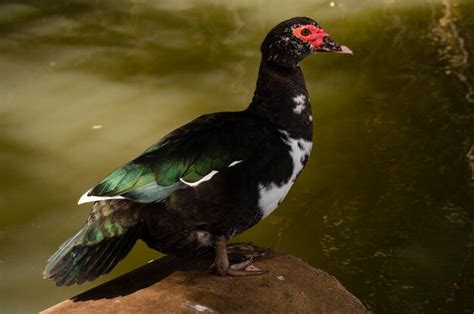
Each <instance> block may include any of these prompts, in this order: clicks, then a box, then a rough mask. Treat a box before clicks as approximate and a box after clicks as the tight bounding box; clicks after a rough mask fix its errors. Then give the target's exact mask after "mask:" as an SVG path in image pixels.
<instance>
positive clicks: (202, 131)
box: [79, 111, 276, 204]
mask: <svg viewBox="0 0 474 314" xmlns="http://www.w3.org/2000/svg"><path fill="white" fill-rule="evenodd" d="M275 130H276V129H275V128H274V127H273V125H271V124H269V123H267V122H265V121H263V120H262V119H260V118H258V117H256V116H254V115H251V114H248V113H246V112H245V111H244V112H223V113H217V114H211V115H204V116H201V117H199V118H197V119H196V120H194V121H192V122H190V123H188V124H186V125H184V126H182V127H181V128H178V129H176V130H175V131H173V132H171V133H170V134H168V135H167V136H165V137H164V138H163V139H161V140H160V141H159V142H157V143H156V144H154V145H153V146H151V147H150V148H148V149H147V150H146V151H145V152H144V153H143V154H142V155H140V156H139V157H137V158H136V159H134V160H133V161H131V162H129V163H127V164H125V165H123V166H122V167H120V168H118V169H116V170H115V171H113V172H112V173H110V174H109V175H108V176H107V177H105V178H104V179H103V180H102V181H101V182H100V183H99V184H97V185H96V186H94V187H93V188H92V189H90V190H89V191H88V192H86V193H85V194H84V195H83V196H82V197H81V199H80V200H79V204H81V203H86V202H91V201H97V200H102V199H113V198H125V199H130V200H133V201H136V202H141V203H151V202H159V201H163V200H165V199H166V198H167V197H168V196H169V195H170V194H171V193H173V192H174V191H176V190H179V189H182V188H186V187H189V186H197V185H199V184H200V183H202V182H204V181H207V180H210V179H211V178H212V176H213V175H214V174H216V173H218V172H219V171H223V170H224V169H225V168H227V167H232V166H234V165H235V164H237V163H240V162H245V160H247V159H249V158H250V157H251V156H253V155H254V154H255V153H256V151H257V150H258V149H259V147H261V144H263V141H266V140H267V139H268V137H269V136H270V137H272V136H273V137H274V134H275Z"/></svg>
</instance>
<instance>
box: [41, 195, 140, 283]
mask: <svg viewBox="0 0 474 314" xmlns="http://www.w3.org/2000/svg"><path fill="white" fill-rule="evenodd" d="M125 202H128V203H130V202H129V201H125V200H113V201H112V200H108V201H100V202H96V203H95V204H94V207H93V210H92V214H91V216H90V217H89V219H88V220H87V223H86V224H85V226H84V227H83V228H82V229H81V230H79V231H78V232H77V233H76V234H75V235H74V236H72V237H71V238H70V239H68V240H67V241H66V242H64V243H63V244H62V245H61V246H60V247H59V249H58V250H57V251H56V252H55V253H54V254H53V255H52V256H51V257H50V258H49V260H48V262H47V264H46V268H45V270H44V272H43V277H44V278H48V279H51V280H53V281H54V282H55V283H56V285H57V286H70V285H72V284H75V283H77V284H81V283H83V282H85V281H91V280H94V279H96V278H97V277H99V276H101V275H104V274H106V273H108V272H110V271H111V270H112V269H113V268H114V267H115V265H117V263H118V262H119V261H120V260H122V259H123V258H124V257H125V256H126V255H127V254H128V252H130V250H131V249H132V247H133V246H134V245H135V243H136V241H137V240H138V239H139V238H140V236H141V232H142V223H141V222H140V221H139V220H138V219H137V218H136V217H137V215H136V212H135V213H134V210H133V208H129V207H130V204H125ZM120 203H123V204H124V205H127V206H117V205H120ZM120 207H128V208H127V210H126V211H123V210H120Z"/></svg>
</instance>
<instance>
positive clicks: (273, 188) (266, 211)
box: [258, 131, 313, 219]
mask: <svg viewBox="0 0 474 314" xmlns="http://www.w3.org/2000/svg"><path fill="white" fill-rule="evenodd" d="M281 133H282V134H283V135H284V137H286V139H284V142H285V143H286V144H288V146H289V154H290V156H291V159H292V161H293V171H292V173H291V176H290V178H289V179H288V181H287V182H284V183H283V184H281V185H278V184H276V183H273V182H272V183H270V184H267V185H263V184H259V185H258V189H259V194H260V195H259V199H258V208H259V209H260V210H261V211H262V215H263V218H262V219H264V218H266V217H267V216H268V215H270V214H271V213H272V212H273V211H274V210H275V208H277V207H278V205H279V204H280V203H281V202H282V201H283V199H284V198H285V196H286V194H288V191H289V190H290V188H291V186H292V185H293V183H294V182H295V180H296V177H297V176H298V174H299V173H300V172H301V170H302V169H303V167H304V161H305V160H306V159H307V158H308V157H309V154H310V152H311V148H312V147H313V142H310V141H306V140H304V139H294V138H291V137H289V135H288V132H286V131H281Z"/></svg>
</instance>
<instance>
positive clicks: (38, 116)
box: [0, 0, 474, 313]
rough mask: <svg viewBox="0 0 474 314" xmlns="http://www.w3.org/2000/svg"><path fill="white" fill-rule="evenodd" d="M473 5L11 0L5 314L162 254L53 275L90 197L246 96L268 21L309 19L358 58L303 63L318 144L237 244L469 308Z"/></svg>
mask: <svg viewBox="0 0 474 314" xmlns="http://www.w3.org/2000/svg"><path fill="white" fill-rule="evenodd" d="M473 10H474V2H472V1H468V0H465V1H460V0H459V1H456V0H433V1H408V0H406V1H401V0H400V1H396V0H385V1H382V0H380V1H375V0H373V1H368V0H365V1H347V0H346V1H343V0H340V1H334V2H330V1H298V3H294V1H269V0H261V1H255V2H254V1H226V2H219V1H199V2H192V1H184V0H182V1H139V0H135V1H124V0H115V1H92V0H89V1H85V0H76V1H55V2H54V4H52V3H50V2H47V1H22V2H20V1H9V2H8V3H6V2H3V3H2V4H0V73H1V79H0V144H1V146H0V147H1V153H0V160H1V162H0V170H1V172H0V173H1V176H0V188H1V192H0V204H1V212H0V215H1V216H0V267H1V268H0V269H1V270H0V271H1V272H0V312H1V313H11V312H33V311H38V310H40V309H43V308H45V307H47V306H50V305H52V304H54V303H56V302H58V301H60V300H62V299H64V298H67V297H69V296H72V295H74V294H77V293H79V292H81V291H84V290H86V289H88V288H90V287H92V286H95V285H96V284H98V283H100V282H103V281H106V280H109V279H111V278H114V277H116V276H118V275H119V274H121V273H124V272H127V271H129V270H131V269H133V268H135V267H137V266H139V265H142V264H144V263H146V262H147V261H148V260H150V259H155V258H157V257H158V256H159V255H158V254H157V253H155V252H153V251H151V250H148V249H147V248H145V246H144V245H141V244H140V245H138V246H137V247H136V248H135V249H134V250H133V251H132V253H131V254H130V255H129V256H128V257H127V259H126V260H125V261H124V262H122V263H121V264H120V265H119V266H118V267H117V269H116V270H114V271H113V272H112V273H111V274H109V275H107V276H105V278H102V279H101V280H97V281H96V282H94V283H92V284H86V285H83V286H80V287H71V288H56V287H54V286H53V285H52V284H51V283H50V282H48V281H45V280H42V279H41V271H42V269H43V267H44V263H45V261H46V259H47V258H48V257H49V255H50V254H51V253H52V252H53V251H54V250H55V249H56V247H57V246H58V245H59V244H60V243H61V242H62V241H63V240H65V239H66V238H67V237H69V236H70V235H71V234H72V233H73V232H74V231H75V230H76V229H77V228H79V226H80V225H81V224H82V223H83V222H84V220H85V219H86V217H87V214H88V211H89V207H88V206H87V205H82V206H76V205H75V203H76V201H77V199H78V197H79V196H80V195H81V194H82V193H83V192H84V191H86V190H87V189H88V188H89V187H90V186H92V185H94V184H95V183H96V182H98V180H100V179H101V178H102V177H103V176H104V175H105V174H107V173H108V172H109V171H110V170H111V169H112V168H115V167H116V166H118V165H120V164H122V163H124V162H126V161H128V160H130V159H131V158H133V157H135V156H136V155H137V154H138V153H139V152H141V151H143V150H144V149H145V148H146V147H147V146H148V145H149V144H151V143H153V142H154V141H155V140H157V139H158V138H160V137H161V136H163V135H165V134H166V133H167V132H168V131H170V130H172V129H174V128H175V127H177V126H179V125H181V124H183V123H185V122H187V121H189V120H190V119H193V118H194V117H196V116H197V115H199V114H202V113H207V112H213V111H221V110H240V109H242V108H244V107H245V106H246V105H247V104H248V102H249V100H250V97H251V95H252V92H253V88H254V84H255V83H254V81H255V78H256V72H257V66H258V63H259V53H258V48H259V44H260V41H261V40H262V38H263V36H264V35H265V33H266V31H267V30H269V28H271V27H272V26H273V25H274V24H276V23H277V22H279V21H281V20H283V19H286V18H289V17H292V16H296V15H307V16H311V17H314V18H315V19H317V20H318V21H320V23H321V24H322V25H323V26H324V27H325V29H327V30H328V32H329V33H330V34H331V35H332V36H333V38H334V39H335V40H337V41H339V42H341V43H344V44H346V45H347V46H349V47H350V48H351V49H353V50H354V52H355V54H354V56H353V57H348V56H340V55H321V56H316V57H312V58H309V59H307V60H305V61H304V62H303V64H302V66H303V70H304V72H305V75H306V80H307V85H308V89H309V91H310V94H311V97H312V101H313V104H314V111H315V112H314V117H315V122H316V128H315V138H316V142H315V148H314V150H313V154H312V156H311V159H310V161H309V164H308V166H307V168H306V170H305V171H304V172H303V174H302V175H301V176H300V179H299V180H298V182H297V183H296V185H295V186H294V188H293V189H292V191H291V192H290V194H289V195H288V197H287V199H286V201H285V202H284V203H283V204H282V206H281V207H280V208H279V209H278V210H277V211H276V212H275V213H273V214H272V215H271V216H270V217H269V218H268V219H266V220H265V221H264V222H262V223H261V224H259V225H258V226H256V227H255V228H253V229H252V230H250V231H248V232H247V233H245V234H244V235H242V236H240V237H239V238H238V240H241V241H253V242H255V243H257V244H260V245H264V246H269V247H272V248H274V249H277V250H280V251H284V252H288V253H291V254H294V255H296V256H298V257H300V258H302V259H304V260H305V261H307V262H308V263H310V264H311V265H314V266H316V267H319V268H322V269H324V270H326V271H328V272H329V273H330V274H332V275H334V276H335V277H337V278H338V279H339V280H340V281H341V282H342V283H343V284H344V285H345V286H346V287H348V289H349V290H351V291H352V292H353V293H354V294H355V295H356V296H357V297H359V298H360V299H361V300H362V301H363V303H364V304H365V305H366V306H368V307H369V308H370V309H372V310H373V311H375V312H378V313H402V312H414V313H416V312H425V313H433V312H451V313H462V312H466V313H471V312H472V311H473V310H474V299H473V298H474V297H473V296H474V257H473V247H474V233H473V226H474V224H473V221H474V199H473V193H474V186H473V182H474V181H472V179H471V173H474V161H471V163H470V162H469V159H468V158H467V156H468V155H469V154H468V152H469V150H470V148H471V146H472V145H473V144H474V96H473V84H474V71H473V62H472V57H471V55H470V52H472V51H474V17H473V15H472V14H471V13H472V12H474V11H473ZM470 155H471V156H472V158H474V151H471V154H470ZM472 160H474V159H472ZM471 167H472V169H471Z"/></svg>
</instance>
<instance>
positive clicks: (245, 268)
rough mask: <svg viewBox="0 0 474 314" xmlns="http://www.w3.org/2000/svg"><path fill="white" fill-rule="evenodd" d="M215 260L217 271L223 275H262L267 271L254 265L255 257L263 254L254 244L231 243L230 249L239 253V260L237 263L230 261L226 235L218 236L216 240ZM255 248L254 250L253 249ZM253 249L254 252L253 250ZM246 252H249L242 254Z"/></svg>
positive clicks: (214, 265) (214, 266)
mask: <svg viewBox="0 0 474 314" xmlns="http://www.w3.org/2000/svg"><path fill="white" fill-rule="evenodd" d="M214 247H215V251H216V255H215V260H214V264H213V268H214V269H215V271H216V273H217V274H218V275H221V276H226V275H227V276H253V275H262V274H265V273H266V272H267V271H266V270H263V269H260V268H257V267H255V266H253V265H252V263H253V261H254V257H258V256H261V254H260V253H259V254H257V255H255V254H256V253H257V251H256V250H254V249H253V246H252V245H248V244H236V245H230V246H229V249H230V251H231V252H232V253H233V255H234V254H236V252H238V253H239V255H235V256H239V260H240V261H239V262H238V263H236V264H230V263H229V257H228V255H227V249H228V248H227V241H226V240H225V238H224V237H217V238H216V241H215V246H214ZM252 249H253V250H252ZM251 251H252V252H251ZM242 252H246V253H247V254H242Z"/></svg>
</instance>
